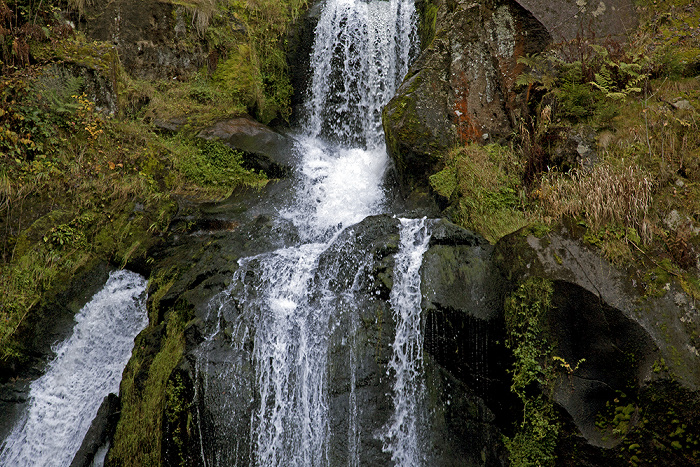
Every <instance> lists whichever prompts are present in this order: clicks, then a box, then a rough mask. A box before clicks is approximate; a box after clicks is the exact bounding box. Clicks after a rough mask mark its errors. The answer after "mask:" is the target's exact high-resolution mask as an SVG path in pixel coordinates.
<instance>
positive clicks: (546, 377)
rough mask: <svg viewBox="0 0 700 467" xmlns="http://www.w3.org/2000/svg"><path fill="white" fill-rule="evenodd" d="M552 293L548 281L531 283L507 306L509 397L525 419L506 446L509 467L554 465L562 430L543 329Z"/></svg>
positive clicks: (550, 348) (549, 343)
mask: <svg viewBox="0 0 700 467" xmlns="http://www.w3.org/2000/svg"><path fill="white" fill-rule="evenodd" d="M553 290H554V289H553V286H552V283H551V282H550V281H547V280H544V279H539V278H531V279H528V280H527V281H525V282H524V283H523V284H521V285H520V286H519V287H518V289H517V290H515V291H514V292H513V293H512V295H511V296H510V297H509V298H508V299H507V300H506V303H505V319H506V330H507V336H508V337H507V340H506V346H507V347H508V348H509V349H511V351H512V352H513V356H514V357H515V363H514V365H513V368H512V370H511V374H512V378H513V379H512V385H511V391H512V392H513V393H515V394H516V395H517V396H518V398H519V399H520V402H521V403H522V405H523V414H522V418H521V419H520V423H519V425H518V427H517V429H516V433H515V435H514V436H513V437H510V438H508V437H505V438H504V441H505V445H506V448H507V450H508V453H509V460H510V463H511V465H513V466H517V467H520V466H531V465H540V466H552V465H554V463H555V457H554V452H555V449H556V446H557V439H558V436H559V429H560V426H559V422H558V420H557V416H556V414H555V412H554V404H553V402H552V391H553V389H554V382H555V379H556V371H555V367H554V362H555V360H554V359H553V351H554V347H553V343H552V341H551V339H550V338H549V337H548V330H547V324H546V323H547V313H548V312H549V310H550V309H551V307H552V304H551V297H552V293H553ZM560 360H561V359H560ZM564 363H565V362H564Z"/></svg>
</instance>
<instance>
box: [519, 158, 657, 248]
mask: <svg viewBox="0 0 700 467" xmlns="http://www.w3.org/2000/svg"><path fill="white" fill-rule="evenodd" d="M652 189H653V182H652V178H651V177H650V176H649V174H647V173H645V172H644V171H643V170H641V169H639V168H638V167H634V166H629V165H628V166H622V167H617V166H614V165H611V164H609V163H602V164H599V165H597V166H595V167H593V168H592V169H590V170H582V169H579V170H576V171H574V172H573V173H572V174H571V176H570V177H564V176H562V174H560V173H557V172H549V173H547V174H545V175H544V176H543V177H542V180H541V184H540V188H539V189H537V190H535V191H534V192H533V193H532V196H533V197H534V198H536V199H538V200H539V205H538V209H539V211H540V215H541V216H542V217H543V218H544V219H546V220H556V219H560V218H561V217H563V216H572V217H579V216H581V217H583V218H584V219H585V220H586V221H587V222H588V224H589V227H591V228H592V229H594V230H598V229H600V228H602V227H603V226H604V225H606V224H608V223H617V224H620V225H623V226H624V227H628V228H630V227H631V228H634V229H636V230H637V232H638V233H639V236H640V237H641V238H642V240H643V241H645V242H648V241H649V240H651V235H652V233H651V231H650V229H649V222H648V221H647V218H648V215H649V208H650V206H651V203H652Z"/></svg>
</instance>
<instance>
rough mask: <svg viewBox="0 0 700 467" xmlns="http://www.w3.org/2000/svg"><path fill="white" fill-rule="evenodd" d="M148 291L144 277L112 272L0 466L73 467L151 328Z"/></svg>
mask: <svg viewBox="0 0 700 467" xmlns="http://www.w3.org/2000/svg"><path fill="white" fill-rule="evenodd" d="M145 291H146V280H145V279H144V278H143V277H141V276H140V275H138V274H135V273H132V272H129V271H117V272H113V273H111V274H110V276H109V279H108V280H107V283H106V284H105V286H104V288H103V289H102V290H101V291H100V292H98V293H97V294H95V296H93V297H92V299H91V300H90V302H89V303H87V304H86V305H85V306H84V307H83V308H82V309H81V310H80V311H79V312H78V314H77V315H76V316H75V320H76V322H77V323H76V325H75V328H74V329H73V334H72V335H71V336H70V337H69V338H68V339H67V340H66V341H64V342H63V343H62V344H60V345H59V346H58V347H57V348H56V357H55V358H54V360H53V361H52V362H51V363H50V364H49V365H48V369H47V371H46V373H45V374H44V375H43V376H42V377H40V378H39V379H37V380H36V381H34V382H33V383H32V384H31V386H30V390H29V404H28V410H27V413H26V415H25V416H24V418H23V419H22V420H20V422H19V423H17V424H16V425H15V427H14V428H13V430H12V433H11V434H10V435H9V436H8V438H7V439H6V440H5V442H4V444H3V448H2V452H1V453H0V465H2V466H8V467H9V466H12V467H18V466H35V465H41V466H47V467H48V466H57V467H64V466H66V465H70V463H71V461H72V460H73V456H75V454H76V452H77V451H78V449H79V448H80V445H81V443H82V441H83V438H84V437H85V434H86V433H87V431H88V429H89V428H90V424H91V423H92V420H93V419H94V418H95V415H96V414H97V410H98V409H99V407H100V404H101V403H102V400H103V399H104V398H105V396H107V395H108V394H109V393H117V392H119V383H120V381H121V376H122V371H123V370H124V367H125V366H126V363H127V362H128V361H129V358H130V357H131V351H132V349H133V346H134V338H135V337H136V335H137V334H138V333H139V332H141V331H142V330H143V329H144V328H145V327H146V325H147V324H148V318H147V315H146V299H145Z"/></svg>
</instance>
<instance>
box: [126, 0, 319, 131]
mask: <svg viewBox="0 0 700 467" xmlns="http://www.w3.org/2000/svg"><path fill="white" fill-rule="evenodd" d="M173 3H174V2H173ZM183 4H184V6H185V7H186V9H187V11H188V12H189V14H190V15H191V21H190V22H189V24H190V25H191V26H190V27H191V28H193V29H194V31H190V36H191V37H193V38H194V39H192V38H191V39H190V40H195V41H196V42H197V43H199V44H200V45H203V46H204V47H205V48H206V50H208V52H209V64H208V65H207V66H205V67H203V68H202V69H200V70H198V71H197V72H196V73H194V75H193V76H191V77H189V78H187V79H181V80H156V81H149V80H143V79H134V78H132V77H128V76H125V77H124V80H123V81H124V82H123V85H122V86H123V99H124V103H123V107H124V109H125V112H127V113H128V114H129V115H131V116H133V117H138V118H146V119H152V118H157V119H161V120H170V119H173V118H182V117H186V118H187V121H188V122H189V124H190V125H192V126H193V127H201V126H203V125H206V124H208V123H211V122H212V121H214V120H216V119H220V118H224V117H230V116H235V115H240V114H245V113H248V114H250V115H252V116H254V117H255V118H256V119H257V120H259V121H261V122H263V123H266V124H267V123H270V122H273V121H274V122H278V123H279V122H286V121H288V120H289V117H290V115H291V107H290V103H291V97H292V93H293V89H292V85H291V83H290V80H289V73H288V64H287V56H286V47H287V35H288V33H289V28H290V26H291V25H292V24H293V22H294V21H295V20H296V19H297V18H298V17H299V15H300V14H301V13H303V11H304V10H305V9H306V8H307V6H308V1H307V0H282V1H279V0H219V1H214V0H208V1H205V2H191V3H190V2H183Z"/></svg>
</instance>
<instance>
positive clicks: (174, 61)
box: [81, 0, 208, 79]
mask: <svg viewBox="0 0 700 467" xmlns="http://www.w3.org/2000/svg"><path fill="white" fill-rule="evenodd" d="M86 5H87V6H86V11H85V15H84V16H83V17H82V18H81V20H82V21H84V23H82V24H81V28H82V29H84V30H85V33H86V34H87V36H88V37H90V38H92V39H97V40H102V41H106V42H111V43H113V44H115V45H116V46H117V49H118V50H119V57H120V59H121V62H122V64H123V66H124V68H126V70H127V71H128V72H129V73H131V74H132V75H133V76H136V77H139V78H148V79H154V78H166V79H174V78H178V77H181V76H187V75H189V74H191V73H193V72H195V71H196V70H198V69H199V68H200V67H201V66H203V65H204V64H205V63H206V59H207V53H208V51H207V50H206V47H205V45H204V43H203V41H202V40H201V39H200V38H199V37H198V36H197V33H196V31H193V30H192V27H191V25H190V20H188V18H187V16H190V17H191V16H192V14H191V12H188V11H187V9H186V8H185V6H183V4H177V3H175V2H173V3H170V2H160V1H156V0H148V1H141V0H117V1H115V2H110V3H107V4H97V3H89V2H88V3H87V4H86Z"/></svg>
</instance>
